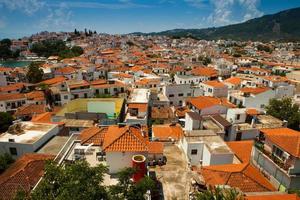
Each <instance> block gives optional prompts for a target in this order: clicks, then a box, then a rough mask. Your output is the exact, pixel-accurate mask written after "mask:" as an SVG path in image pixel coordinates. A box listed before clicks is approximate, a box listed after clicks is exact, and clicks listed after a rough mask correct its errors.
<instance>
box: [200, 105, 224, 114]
mask: <svg viewBox="0 0 300 200" xmlns="http://www.w3.org/2000/svg"><path fill="white" fill-rule="evenodd" d="M226 113H227V107H225V106H222V105H215V106H212V107H208V108H204V109H202V110H201V112H200V115H210V114H226Z"/></svg>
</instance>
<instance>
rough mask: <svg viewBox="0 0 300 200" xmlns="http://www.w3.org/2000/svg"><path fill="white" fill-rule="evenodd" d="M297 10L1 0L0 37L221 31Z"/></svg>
mask: <svg viewBox="0 0 300 200" xmlns="http://www.w3.org/2000/svg"><path fill="white" fill-rule="evenodd" d="M295 7H300V0H147V1H146V0H0V38H6V37H8V38H20V37H23V36H29V35H31V34H34V33H37V32H40V31H74V29H75V28H76V29H77V30H84V29H85V28H87V29H91V30H96V31H97V32H98V33H110V34H123V33H131V32H156V31H163V30H170V29H175V28H207V27H218V26H224V25H228V24H233V23H239V22H243V21H246V20H248V19H252V18H256V17H260V16H262V15H265V14H272V13H276V12H278V11H281V10H285V9H289V8H295Z"/></svg>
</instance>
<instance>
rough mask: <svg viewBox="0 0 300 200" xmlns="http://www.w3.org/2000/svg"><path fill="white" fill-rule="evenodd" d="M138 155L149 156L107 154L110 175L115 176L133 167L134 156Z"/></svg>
mask: <svg viewBox="0 0 300 200" xmlns="http://www.w3.org/2000/svg"><path fill="white" fill-rule="evenodd" d="M137 154H142V155H144V156H146V157H147V155H148V153H146V152H124V153H122V152H106V163H107V165H108V169H109V173H110V174H115V173H117V172H119V171H120V170H122V169H123V168H125V167H132V156H134V155H137Z"/></svg>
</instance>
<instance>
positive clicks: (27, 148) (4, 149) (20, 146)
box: [0, 126, 59, 158]
mask: <svg viewBox="0 0 300 200" xmlns="http://www.w3.org/2000/svg"><path fill="white" fill-rule="evenodd" d="M58 132H59V128H58V126H55V127H54V128H53V129H51V130H50V131H49V132H48V133H47V134H45V135H43V136H42V137H41V138H40V139H39V140H37V141H36V142H35V143H16V142H8V141H7V142H0V152H1V153H10V151H9V148H10V147H13V148H16V149H17V156H14V157H15V158H17V157H20V156H22V155H23V154H24V153H33V152H34V151H36V150H37V149H39V148H40V147H41V146H42V145H43V144H45V143H46V142H47V141H48V140H49V139H50V138H52V137H53V136H55V135H57V134H58Z"/></svg>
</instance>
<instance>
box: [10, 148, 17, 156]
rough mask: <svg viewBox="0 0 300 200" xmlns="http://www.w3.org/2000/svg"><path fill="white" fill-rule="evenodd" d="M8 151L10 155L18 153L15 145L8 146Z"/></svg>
mask: <svg viewBox="0 0 300 200" xmlns="http://www.w3.org/2000/svg"><path fill="white" fill-rule="evenodd" d="M9 152H10V154H11V155H15V156H16V155H18V152H17V148H15V147H10V148H9Z"/></svg>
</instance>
